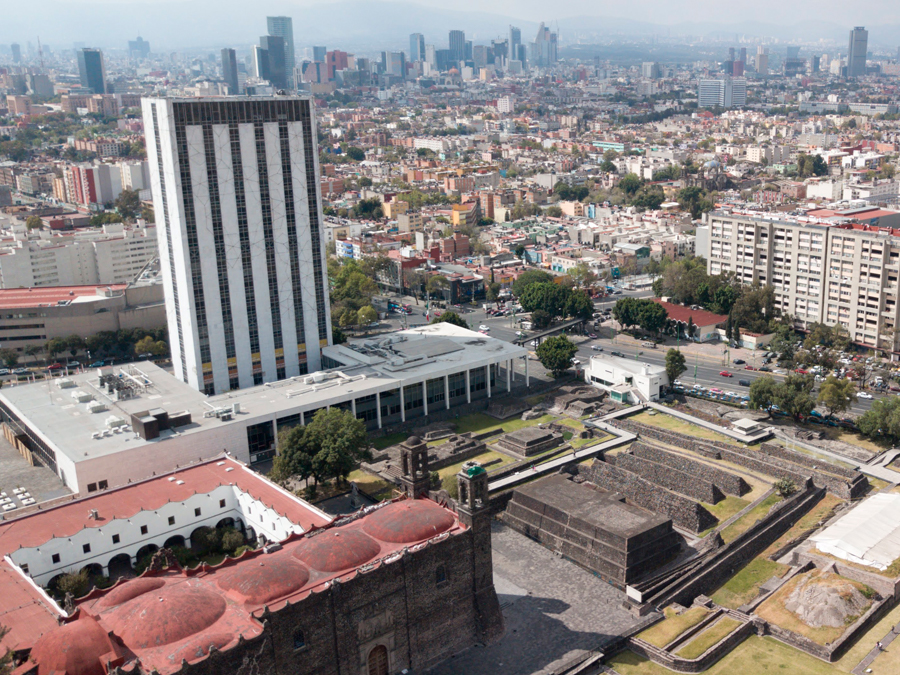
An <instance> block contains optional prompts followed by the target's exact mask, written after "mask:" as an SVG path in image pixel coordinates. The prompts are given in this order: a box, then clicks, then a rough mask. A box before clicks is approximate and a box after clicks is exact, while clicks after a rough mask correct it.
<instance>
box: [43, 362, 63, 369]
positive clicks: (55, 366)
mask: <svg viewBox="0 0 900 675" xmlns="http://www.w3.org/2000/svg"><path fill="white" fill-rule="evenodd" d="M64 367H65V366H63V364H61V363H51V364H50V365H49V366H47V370H60V369H61V368H64Z"/></svg>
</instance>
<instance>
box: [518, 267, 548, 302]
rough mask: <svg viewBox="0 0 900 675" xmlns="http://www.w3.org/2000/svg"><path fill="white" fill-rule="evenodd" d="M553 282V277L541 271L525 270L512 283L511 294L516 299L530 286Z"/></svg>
mask: <svg viewBox="0 0 900 675" xmlns="http://www.w3.org/2000/svg"><path fill="white" fill-rule="evenodd" d="M552 282H553V275H552V274H550V273H549V272H544V271H543V270H525V271H524V272H522V274H520V275H519V277H518V278H517V279H516V280H515V281H514V282H513V285H512V292H513V295H515V296H516V297H517V298H519V297H522V293H524V292H525V289H526V288H528V287H529V286H530V285H531V284H546V283H552Z"/></svg>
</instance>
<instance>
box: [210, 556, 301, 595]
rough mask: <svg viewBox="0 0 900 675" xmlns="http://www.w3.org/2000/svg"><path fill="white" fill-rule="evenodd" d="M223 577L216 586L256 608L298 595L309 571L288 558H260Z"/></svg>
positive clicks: (236, 567) (243, 564) (244, 563)
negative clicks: (231, 592)
mask: <svg viewBox="0 0 900 675" xmlns="http://www.w3.org/2000/svg"><path fill="white" fill-rule="evenodd" d="M221 575H222V578H221V579H219V580H218V581H217V582H216V585H218V587H219V588H221V589H222V590H223V591H233V592H234V593H236V594H237V595H239V596H241V598H242V599H243V601H244V602H246V603H249V604H253V605H264V604H266V603H268V602H271V601H272V600H276V599H278V598H283V597H284V596H286V595H290V594H291V593H294V592H295V591H299V590H300V589H301V588H303V587H304V586H305V585H306V583H307V582H308V581H309V570H308V569H306V568H305V567H304V566H303V565H301V564H300V563H299V562H297V561H296V560H294V559H293V558H290V557H288V556H286V555H279V556H257V557H256V558H254V559H253V560H246V561H243V562H242V563H241V564H239V565H236V566H235V567H233V568H232V569H230V570H223V572H222V573H221ZM217 576H218V575H217Z"/></svg>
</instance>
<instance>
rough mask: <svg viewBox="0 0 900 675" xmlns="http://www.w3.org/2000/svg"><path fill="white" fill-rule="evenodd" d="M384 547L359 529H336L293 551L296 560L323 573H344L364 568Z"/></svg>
mask: <svg viewBox="0 0 900 675" xmlns="http://www.w3.org/2000/svg"><path fill="white" fill-rule="evenodd" d="M380 552H381V546H380V545H379V544H378V542H377V541H375V540H374V539H372V538H371V537H367V536H366V535H365V534H363V533H362V532H360V531H359V530H354V529H344V528H340V527H335V528H332V529H329V530H325V531H324V532H321V533H320V534H317V535H315V536H313V537H307V538H306V539H304V540H303V541H301V542H300V545H299V546H297V548H295V549H294V557H295V558H297V559H298V560H300V561H302V562H304V563H306V564H307V565H309V566H310V567H312V568H313V569H315V570H318V571H320V572H341V571H343V570H350V569H353V568H355V567H359V566H360V565H364V564H365V563H367V562H369V561H370V560H372V559H373V558H375V557H376V556H377V555H378V554H379V553H380Z"/></svg>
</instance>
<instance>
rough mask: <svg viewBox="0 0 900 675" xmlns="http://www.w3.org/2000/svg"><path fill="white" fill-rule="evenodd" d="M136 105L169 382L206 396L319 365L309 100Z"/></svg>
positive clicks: (324, 329)
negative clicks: (155, 233) (162, 298)
mask: <svg viewBox="0 0 900 675" xmlns="http://www.w3.org/2000/svg"><path fill="white" fill-rule="evenodd" d="M142 106H143V113H144V129H145V133H146V138H147V161H148V162H149V164H150V173H151V188H152V192H153V202H154V205H155V207H156V214H157V228H158V229H159V237H160V244H159V248H160V263H161V266H162V277H163V286H164V288H165V295H166V314H167V317H168V323H169V334H170V335H171V342H172V364H173V366H174V374H175V376H176V377H178V378H180V379H182V380H183V381H185V382H187V383H188V384H190V385H191V386H192V387H194V388H196V389H198V390H200V391H204V392H207V393H209V394H213V393H220V392H225V391H228V390H230V389H238V388H243V387H250V386H253V385H254V384H261V383H263V382H272V381H275V380H283V379H285V378H288V377H294V376H297V375H302V374H305V373H307V372H314V371H317V370H320V369H321V368H322V358H321V351H320V348H321V346H322V345H326V344H330V343H331V317H330V309H329V303H328V284H327V279H326V275H325V269H326V266H325V236H324V232H323V230H322V205H321V202H320V195H319V179H318V164H317V162H318V151H317V148H316V128H315V112H314V111H313V106H312V102H311V101H310V100H309V99H308V98H305V97H296V96H277V97H263V96H260V97H252V98H249V97H227V98H226V97H209V98H170V99H161V98H145V99H143V101H142Z"/></svg>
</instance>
